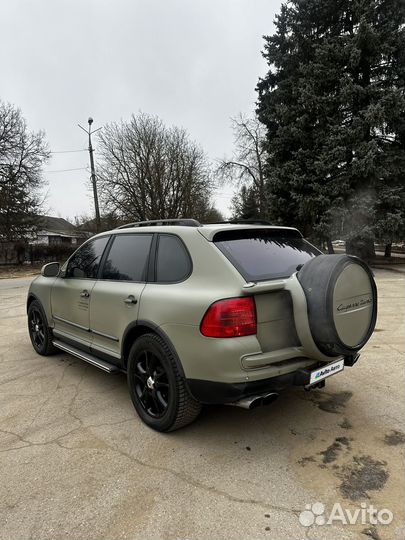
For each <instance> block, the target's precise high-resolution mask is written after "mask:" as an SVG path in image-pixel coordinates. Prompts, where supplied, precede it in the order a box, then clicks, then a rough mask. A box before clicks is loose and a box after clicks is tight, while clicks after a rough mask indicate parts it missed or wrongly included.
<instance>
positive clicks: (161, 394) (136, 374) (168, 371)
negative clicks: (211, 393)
mask: <svg viewBox="0 0 405 540" xmlns="http://www.w3.org/2000/svg"><path fill="white" fill-rule="evenodd" d="M127 379H128V388H129V393H130V395H131V399H132V403H133V404H134V407H135V409H136V411H137V413H138V414H139V416H140V417H141V419H142V420H143V421H144V422H145V424H147V425H148V426H149V427H151V428H153V429H155V430H156V431H174V430H175V429H179V428H181V427H183V426H186V425H187V424H190V423H191V422H192V421H193V420H194V419H195V418H196V417H197V416H198V414H199V413H200V411H201V403H199V402H198V401H196V400H195V399H194V398H193V397H192V396H191V394H190V392H189V391H188V387H187V384H186V381H185V379H184V375H182V373H181V372H180V365H179V360H178V358H177V356H175V353H174V352H173V350H172V349H171V348H170V347H169V346H168V344H167V343H166V341H165V340H164V339H163V338H162V337H161V336H158V335H157V334H152V333H150V334H144V335H142V336H140V337H139V338H137V339H136V340H135V342H134V344H133V345H132V347H131V350H130V352H129V356H128V363H127Z"/></svg>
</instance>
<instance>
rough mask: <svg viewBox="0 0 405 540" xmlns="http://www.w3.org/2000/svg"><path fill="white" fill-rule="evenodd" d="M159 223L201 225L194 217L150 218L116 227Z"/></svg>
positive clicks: (186, 225)
mask: <svg viewBox="0 0 405 540" xmlns="http://www.w3.org/2000/svg"><path fill="white" fill-rule="evenodd" d="M159 225H183V226H184V227H201V223H200V222H199V221H197V220H196V219H189V218H180V219H152V220H150V221H135V222H134V223H127V224H126V225H121V226H120V227H117V229H130V228H132V227H150V226H159Z"/></svg>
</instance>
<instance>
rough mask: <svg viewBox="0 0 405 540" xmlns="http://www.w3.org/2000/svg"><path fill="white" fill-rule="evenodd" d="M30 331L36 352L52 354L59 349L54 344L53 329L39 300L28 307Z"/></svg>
mask: <svg viewBox="0 0 405 540" xmlns="http://www.w3.org/2000/svg"><path fill="white" fill-rule="evenodd" d="M28 332H29V335H30V339H31V343H32V346H33V347H34V350H35V352H36V353H38V354H40V355H41V356H50V355H51V354H55V353H56V352H57V351H58V350H57V349H56V347H54V346H53V344H52V340H53V335H52V330H51V329H50V328H49V326H48V321H47V318H46V315H45V312H44V309H43V307H42V305H41V303H40V302H38V300H34V301H33V302H31V304H30V305H29V308H28Z"/></svg>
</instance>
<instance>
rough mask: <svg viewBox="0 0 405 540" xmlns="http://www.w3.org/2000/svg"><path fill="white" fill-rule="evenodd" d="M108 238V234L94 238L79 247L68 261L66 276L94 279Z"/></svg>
mask: <svg viewBox="0 0 405 540" xmlns="http://www.w3.org/2000/svg"><path fill="white" fill-rule="evenodd" d="M108 239H109V236H103V237H101V238H95V239H94V240H90V242H87V243H86V244H84V246H82V247H81V248H79V250H78V251H76V253H75V254H74V255H73V257H72V258H71V259H70V260H69V262H68V265H67V268H66V277H74V278H93V279H95V278H96V277H97V273H98V269H99V266H100V261H101V257H102V256H103V252H104V249H105V247H106V245H107V242H108Z"/></svg>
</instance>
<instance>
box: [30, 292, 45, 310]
mask: <svg viewBox="0 0 405 540" xmlns="http://www.w3.org/2000/svg"><path fill="white" fill-rule="evenodd" d="M35 300H36V301H37V302H39V303H40V304H41V301H40V300H39V298H38V297H37V296H35V294H33V293H29V294H28V298H27V313H28V309H29V307H30V305H31V304H32V302H34V301H35ZM41 306H42V304H41Z"/></svg>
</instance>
